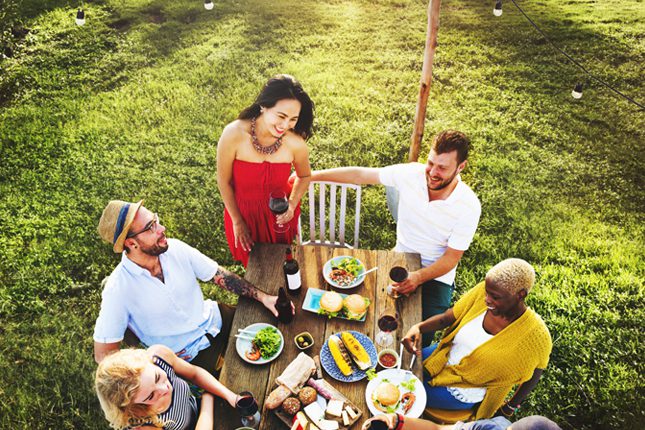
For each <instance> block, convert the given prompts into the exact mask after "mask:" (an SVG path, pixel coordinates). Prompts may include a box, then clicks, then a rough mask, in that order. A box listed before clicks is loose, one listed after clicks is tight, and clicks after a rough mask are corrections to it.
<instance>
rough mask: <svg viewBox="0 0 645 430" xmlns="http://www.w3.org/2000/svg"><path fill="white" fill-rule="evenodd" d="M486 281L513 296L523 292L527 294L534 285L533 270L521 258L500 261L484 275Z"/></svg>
mask: <svg viewBox="0 0 645 430" xmlns="http://www.w3.org/2000/svg"><path fill="white" fill-rule="evenodd" d="M486 281H487V282H493V283H494V284H495V285H497V286H499V287H501V288H504V289H505V290H506V291H508V292H509V293H512V294H515V293H517V292H518V291H520V290H525V291H526V293H527V294H528V293H529V291H531V288H533V284H534V283H535V270H534V269H533V266H531V265H530V264H529V263H528V262H526V261H524V260H522V259H521V258H508V259H506V260H503V261H500V262H499V263H497V264H496V265H495V266H493V267H492V268H491V269H490V270H489V271H488V273H486Z"/></svg>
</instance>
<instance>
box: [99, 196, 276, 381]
mask: <svg viewBox="0 0 645 430" xmlns="http://www.w3.org/2000/svg"><path fill="white" fill-rule="evenodd" d="M142 203H143V200H142V201H140V202H138V203H128V202H124V201H121V200H112V201H111V202H109V203H108V205H107V207H106V208H105V209H104V211H103V214H102V215H101V220H100V221H99V234H100V236H101V237H102V238H103V239H104V240H105V241H106V242H108V243H110V244H112V248H113V250H114V252H116V253H121V262H120V263H119V265H118V266H117V267H116V268H115V269H114V271H113V272H112V274H111V275H110V276H109V277H108V278H107V280H106V282H105V286H104V288H103V293H102V301H101V310H100V312H99V316H98V318H97V319H96V325H95V327H94V358H95V360H96V361H97V362H100V361H101V360H103V358H104V357H105V356H106V355H107V354H110V353H112V352H114V351H116V350H118V349H119V348H120V343H121V341H122V340H124V337H125V340H126V343H130V344H132V343H135V344H136V342H138V341H140V342H141V343H143V344H144V345H146V346H151V345H153V344H162V345H166V346H167V347H169V348H170V349H172V350H173V351H175V353H176V354H177V355H178V356H180V357H182V358H184V359H186V360H187V361H190V362H191V363H192V364H194V365H197V366H200V367H203V368H205V369H206V370H208V371H209V372H211V373H213V374H215V373H216V372H217V370H218V361H219V359H220V358H221V356H222V355H223V353H224V350H225V347H226V343H227V341H228V331H229V330H230V323H231V321H232V317H233V310H232V308H230V307H227V306H226V305H222V304H218V303H217V302H214V301H211V300H204V296H203V294H202V290H201V288H200V286H199V283H198V282H197V279H199V280H201V281H203V282H207V281H212V282H213V283H215V284H216V285H218V286H220V287H221V288H224V289H226V290H228V291H231V292H233V293H236V294H238V295H241V296H245V297H248V298H251V299H254V300H257V301H258V302H260V303H262V305H264V306H265V307H266V308H267V309H268V310H269V311H270V312H272V313H273V314H274V315H276V316H277V315H278V313H277V311H276V309H275V303H276V300H277V296H271V295H268V294H266V293H264V292H263V291H261V290H258V289H257V288H256V287H255V286H253V285H252V284H250V283H249V282H247V281H245V280H244V279H242V278H240V277H239V276H237V275H235V274H233V273H231V272H229V271H227V270H225V269H223V268H222V267H220V266H219V265H218V264H217V263H216V262H215V261H213V260H211V259H210V258H209V257H207V256H205V255H204V254H202V253H201V252H199V251H198V250H196V249H195V248H192V247H191V246H189V245H187V244H185V243H184V242H182V241H180V240H177V239H168V238H166V234H165V232H166V228H165V227H164V226H163V225H162V224H161V222H160V221H159V217H158V216H157V214H155V213H152V212H150V211H149V210H148V209H146V208H145V207H143V206H142ZM128 338H129V339H130V341H128ZM133 340H134V342H133Z"/></svg>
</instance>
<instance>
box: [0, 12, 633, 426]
mask: <svg viewBox="0 0 645 430" xmlns="http://www.w3.org/2000/svg"><path fill="white" fill-rule="evenodd" d="M506 3H509V4H506ZM506 3H505V4H504V14H503V16H502V17H500V18H495V17H494V16H493V15H492V8H493V4H494V2H493V1H490V2H476V1H467V0H445V1H444V2H443V6H442V15H441V27H440V32H439V46H438V51H437V56H436V59H435V73H434V84H433V87H432V91H431V97H430V101H429V104H428V119H427V122H426V135H427V136H430V135H432V134H433V133H435V132H437V131H440V130H442V129H445V128H456V129H459V130H462V131H464V132H466V133H467V134H468V135H469V136H470V137H471V139H472V141H473V144H474V151H473V154H472V156H471V162H470V165H469V167H468V168H467V169H466V172H465V175H463V177H464V179H465V180H466V181H467V183H468V184H470V185H471V186H472V188H473V189H474V190H475V192H476V193H477V194H478V195H479V197H480V199H481V201H482V207H483V212H482V219H481V222H480V226H479V230H478V233H477V235H476V237H475V240H474V242H473V244H472V246H471V248H470V249H469V250H468V251H467V253H466V255H465V258H464V260H463V261H462V264H461V266H460V269H459V272H458V279H457V284H458V290H459V293H461V292H463V291H465V290H466V289H468V288H470V287H471V286H473V285H474V284H475V283H476V282H477V281H478V280H481V279H482V278H483V276H484V274H485V273H486V271H487V270H488V268H490V267H491V266H492V265H493V264H495V263H496V262H498V261H499V260H501V259H503V258H507V257H521V258H524V259H526V260H528V261H530V262H531V263H533V264H534V266H535V268H536V270H537V273H538V284H537V287H536V288H535V292H534V293H532V295H531V297H530V299H529V304H530V305H531V306H532V307H533V308H534V309H535V310H536V311H537V312H538V313H539V314H541V315H542V316H543V318H544V319H545V321H546V323H547V325H548V326H549V328H550V330H551V334H552V336H553V340H554V350H553V353H552V356H551V363H550V365H549V367H548V369H547V371H546V372H545V376H544V378H543V379H542V381H541V382H540V385H539V386H538V388H537V389H536V390H535V391H534V393H533V395H532V396H531V397H530V399H529V400H528V402H527V404H526V405H525V406H523V407H522V410H521V415H529V414H542V415H546V416H548V417H551V418H552V419H554V420H556V421H558V422H559V423H560V424H561V425H562V427H563V428H564V429H567V430H571V429H592V428H596V429H642V428H644V427H645V401H644V397H645V390H644V383H643V380H644V379H643V376H644V362H643V356H644V355H645V348H644V347H643V333H644V323H643V321H644V320H645V312H644V302H645V300H644V295H645V286H644V282H643V280H644V279H645V256H644V251H643V249H644V248H645V240H644V239H643V238H644V233H645V232H644V228H643V225H644V223H643V221H645V219H644V216H643V215H644V209H645V193H644V192H643V189H644V180H643V170H644V166H645V150H644V149H645V145H644V142H645V140H644V136H643V130H644V129H645V120H644V118H645V116H644V114H643V111H642V110H641V111H639V110H638V108H637V107H636V106H633V105H630V104H628V103H626V102H625V101H624V100H622V99H619V98H616V97H615V96H614V95H612V93H611V92H609V91H608V90H606V89H604V88H602V87H600V86H599V85H597V84H594V83H592V84H591V87H589V88H586V89H585V92H584V97H583V98H582V99H581V100H579V101H574V100H573V99H572V98H571V95H570V92H571V89H572V88H573V86H574V84H575V83H576V82H577V81H578V80H582V79H583V76H581V74H580V72H579V71H578V70H577V69H576V68H575V67H573V66H572V65H571V64H570V63H568V62H566V60H564V59H563V57H561V56H559V54H557V53H556V52H555V51H553V50H552V49H551V47H550V46H549V45H548V44H547V43H545V42H544V39H543V38H542V37H541V36H540V35H539V34H538V33H536V32H535V31H534V30H532V28H531V27H530V26H529V24H528V23H527V22H526V20H525V19H524V18H523V17H522V16H521V15H520V14H519V12H518V11H517V10H516V9H515V8H514V7H513V6H512V4H510V2H506ZM77 4H78V3H77V2H72V1H63V0H52V1H47V2H44V1H35V0H31V1H30V0H23V1H20V0H14V1H9V2H5V4H4V5H3V6H0V8H5V10H4V11H2V9H0V12H7V13H6V14H5V15H0V16H2V17H3V24H2V25H3V27H2V30H3V31H4V30H6V29H7V28H10V27H11V24H12V23H16V26H15V28H18V27H20V25H22V26H23V27H24V28H27V29H29V32H27V33H26V34H22V33H20V34H18V35H17V36H12V35H11V34H10V33H7V32H4V33H2V34H0V36H1V37H2V39H0V41H1V42H2V43H4V45H5V46H4V47H3V48H5V47H10V52H9V51H7V50H6V49H5V54H7V53H8V54H10V56H8V57H6V58H4V59H2V60H0V68H1V69H0V156H1V160H2V163H1V164H0V321H1V324H0V334H1V339H2V354H1V355H0V428H3V429H5V428H6V429H22V428H43V429H44V428H56V429H72V428H107V423H106V422H105V420H104V418H103V416H102V413H101V411H100V408H99V405H98V401H97V400H96V398H95V395H94V394H93V392H92V375H93V371H94V367H95V365H94V361H93V359H92V340H91V336H92V331H93V325H94V320H95V318H96V316H97V313H98V309H99V304H100V288H101V287H100V281H101V279H102V278H103V277H105V276H106V275H107V274H109V273H110V271H111V270H112V268H113V267H114V266H115V265H116V264H117V261H118V257H117V256H115V255H114V254H113V253H112V252H111V250H110V247H109V246H107V245H106V244H104V243H101V242H100V240H99V238H98V235H97V233H96V226H97V223H98V219H99V216H100V213H101V211H102V209H103V207H104V206H105V204H106V202H107V201H108V200H110V199H113V198H120V199H125V200H136V199H139V198H145V199H146V206H148V207H149V208H151V209H152V210H154V211H157V212H158V213H159V214H160V217H161V218H162V220H163V223H164V224H165V225H166V227H167V228H168V231H169V235H170V236H173V237H177V238H181V239H182V240H184V241H186V242H188V243H189V244H191V245H193V246H195V247H197V248H198V249H200V250H202V251H203V252H204V253H206V254H207V255H209V256H211V257H213V258H214V259H216V260H217V261H219V262H221V263H222V264H225V265H228V266H229V267H232V265H233V261H231V258H230V254H229V252H228V248H227V245H226V241H225V237H224V234H223V220H222V211H223V205H222V202H221V199H220V197H219V193H218V191H217V185H216V181H215V149H216V142H217V139H218V137H219V134H220V132H221V130H222V128H223V126H224V125H225V124H226V123H228V122H229V121H231V120H232V119H234V118H235V117H236V115H237V113H238V112H239V111H240V110H241V109H242V108H243V107H244V106H246V105H248V104H249V103H250V102H251V101H252V100H253V98H254V96H255V95H256V93H257V91H258V90H259V88H260V87H261V85H262V84H263V83H264V82H265V81H266V79H267V78H268V77H269V76H271V75H273V74H275V73H291V74H293V75H295V76H296V77H298V78H299V79H300V80H301V81H302V82H303V84H304V86H305V88H306V89H307V90H308V92H309V94H310V95H311V97H312V98H313V99H314V101H315V102H316V104H317V110H316V122H315V135H314V137H313V138H312V139H311V140H310V142H309V146H310V149H311V162H312V165H313V166H314V168H326V167H333V166H343V165H352V164H360V165H367V166H374V167H376V166H383V165H387V164H391V163H397V162H403V161H405V160H406V158H407V151H408V147H409V136H410V134H411V131H412V123H413V119H414V109H415V104H416V96H417V91H418V81H419V76H420V71H421V64H422V55H423V45H424V40H425V30H426V28H425V25H426V15H425V14H426V8H427V3H425V2H424V1H421V0H414V1H413V0H374V1H368V0H353V1H350V0H348V1H344V0H320V1H314V0H301V1H285V0H275V1H271V2H269V1H262V0H220V1H217V2H216V5H215V9H214V10H213V11H210V12H208V11H205V10H204V8H203V6H202V2H201V1H200V0H191V1H187V0H152V1H150V0H104V1H93V2H88V3H86V5H85V6H86V11H87V24H86V25H85V26H84V27H77V26H75V25H74V22H73V16H74V10H75V7H76V6H77ZM12 5H13V6H12ZM521 5H522V6H523V7H524V8H525V10H526V11H527V13H529V14H530V15H531V16H532V17H533V18H534V19H535V21H536V22H537V23H538V24H539V25H540V26H541V27H542V28H543V29H544V30H545V31H546V32H547V33H548V34H549V35H550V36H551V37H552V39H553V40H554V41H555V42H556V43H557V44H559V46H561V47H563V48H564V49H566V50H567V51H568V52H569V53H571V54H572V55H574V56H575V57H576V58H577V59H578V60H580V61H581V62H582V63H584V64H585V65H586V66H587V67H588V68H589V69H590V70H591V71H592V72H593V73H595V74H596V75H598V76H600V77H602V78H603V79H605V80H607V81H608V82H610V83H612V84H613V85H615V86H616V87H618V88H619V89H620V90H621V91H623V92H625V93H627V94H630V95H632V96H633V97H634V98H635V99H637V100H638V101H640V102H641V103H643V102H644V101H645V92H644V91H643V66H642V65H643V64H645V41H644V39H643V34H645V10H644V9H643V7H642V2H641V1H640V0H615V1H612V2H600V1H594V0H565V1H555V0H542V1H539V2H521ZM427 146H428V145H427V139H426V142H424V146H423V149H422V157H425V155H426V154H427ZM384 207H385V197H384V192H383V190H382V189H380V188H375V187H372V188H368V189H367V190H366V192H365V197H364V200H363V213H362V226H361V240H362V244H363V246H366V247H370V248H388V247H391V246H392V245H393V244H394V229H395V226H394V223H393V221H392V220H391V217H390V216H389V214H388V213H387V211H386V210H385V209H384ZM383 226H386V228H383ZM207 294H209V295H211V296H216V297H218V298H219V299H221V300H224V301H229V302H230V301H234V297H230V296H226V295H223V294H222V293H221V292H218V291H213V290H212V289H209V290H208V291H207Z"/></svg>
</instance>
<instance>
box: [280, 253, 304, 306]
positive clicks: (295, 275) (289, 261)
mask: <svg viewBox="0 0 645 430" xmlns="http://www.w3.org/2000/svg"><path fill="white" fill-rule="evenodd" d="M285 255H286V256H285V259H284V265H283V266H282V270H284V282H285V285H286V286H287V289H288V290H289V294H293V295H294V296H297V295H298V294H300V290H301V289H302V279H301V278H300V266H298V262H297V261H296V260H294V259H293V255H291V248H287V251H286V254H285Z"/></svg>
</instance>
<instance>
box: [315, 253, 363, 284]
mask: <svg viewBox="0 0 645 430" xmlns="http://www.w3.org/2000/svg"><path fill="white" fill-rule="evenodd" d="M322 272H323V277H324V278H325V281H327V283H328V284H329V285H331V286H332V287H335V288H340V289H343V290H349V289H350V288H354V287H358V286H359V285H361V284H362V283H363V281H364V280H365V275H364V274H363V273H365V265H364V264H363V263H362V262H361V260H359V259H358V258H356V257H350V256H348V255H340V256H338V257H334V258H332V259H331V260H329V261H327V262H326V263H325V265H324V266H323V271H322Z"/></svg>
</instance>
